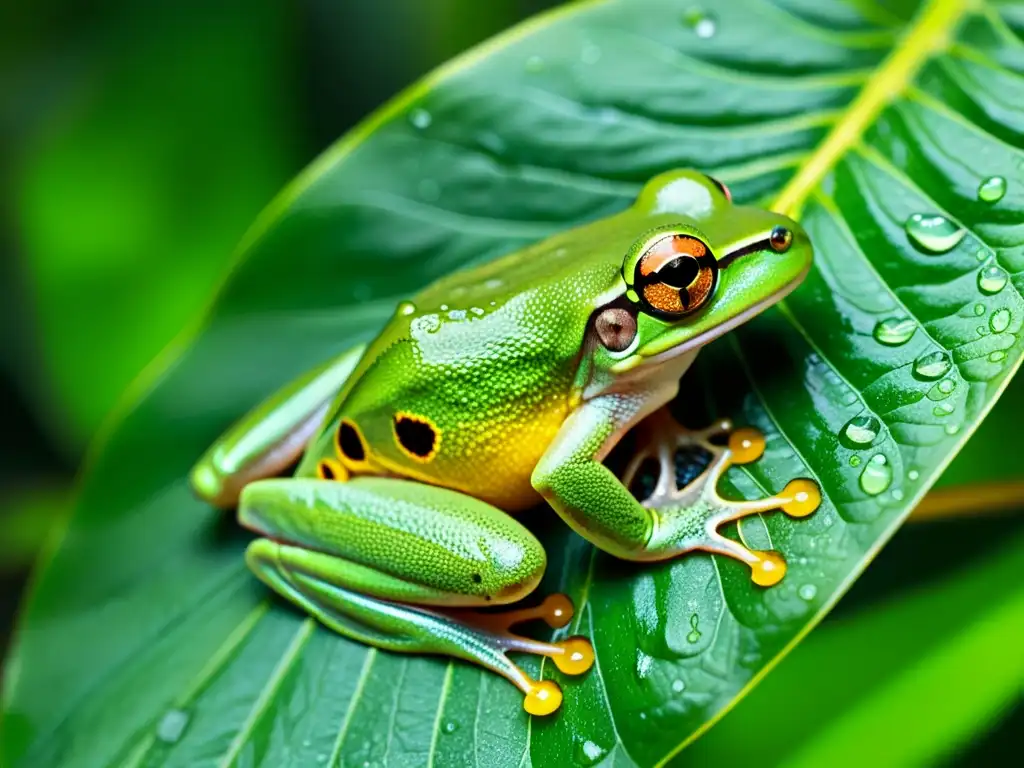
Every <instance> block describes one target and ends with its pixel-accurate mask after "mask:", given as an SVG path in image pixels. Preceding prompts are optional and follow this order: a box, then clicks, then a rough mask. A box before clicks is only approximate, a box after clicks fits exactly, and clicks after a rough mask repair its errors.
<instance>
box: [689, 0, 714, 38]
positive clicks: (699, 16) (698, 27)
mask: <svg viewBox="0 0 1024 768" xmlns="http://www.w3.org/2000/svg"><path fill="white" fill-rule="evenodd" d="M683 23H684V24H685V25H686V26H688V27H689V28H690V29H692V30H693V33H694V34H695V35H697V37H699V38H701V39H704V40H707V39H708V38H710V37H714V36H715V33H716V32H717V31H718V22H717V21H716V19H715V17H714V16H713V15H711V14H710V13H708V12H707V11H705V10H704V9H703V8H696V7H695V8H691V9H690V10H688V11H687V12H686V13H685V14H683Z"/></svg>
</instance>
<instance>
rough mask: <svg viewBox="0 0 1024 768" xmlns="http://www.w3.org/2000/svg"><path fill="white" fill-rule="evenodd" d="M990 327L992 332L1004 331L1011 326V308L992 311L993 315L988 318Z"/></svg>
mask: <svg viewBox="0 0 1024 768" xmlns="http://www.w3.org/2000/svg"><path fill="white" fill-rule="evenodd" d="M988 327H989V328H991V329H992V333H1002V332H1003V331H1005V330H1006V329H1007V328H1009V327H1010V310H1008V309H999V310H996V311H995V312H993V313H992V317H990V318H989V319H988Z"/></svg>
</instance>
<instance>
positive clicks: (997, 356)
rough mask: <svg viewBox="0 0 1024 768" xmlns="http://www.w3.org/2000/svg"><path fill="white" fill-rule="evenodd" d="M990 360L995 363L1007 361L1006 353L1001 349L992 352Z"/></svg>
mask: <svg viewBox="0 0 1024 768" xmlns="http://www.w3.org/2000/svg"><path fill="white" fill-rule="evenodd" d="M988 359H989V360H990V361H991V362H993V363H998V362H1001V361H1003V360H1005V359H1006V352H1004V351H1003V350H1001V349H997V350H996V351H995V352H990V353H989V356H988Z"/></svg>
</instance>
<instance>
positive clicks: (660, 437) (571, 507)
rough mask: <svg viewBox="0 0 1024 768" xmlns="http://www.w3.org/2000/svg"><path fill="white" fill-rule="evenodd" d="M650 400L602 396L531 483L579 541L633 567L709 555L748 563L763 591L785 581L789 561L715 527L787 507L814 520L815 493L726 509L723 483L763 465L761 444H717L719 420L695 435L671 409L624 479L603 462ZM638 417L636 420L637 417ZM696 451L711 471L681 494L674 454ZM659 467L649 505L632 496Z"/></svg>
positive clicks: (795, 489)
mask: <svg viewBox="0 0 1024 768" xmlns="http://www.w3.org/2000/svg"><path fill="white" fill-rule="evenodd" d="M648 402H650V400H649V399H645V398H644V397H643V396H642V395H640V394H635V393H630V394H618V393H613V394H609V395H603V396H600V397H597V398H595V399H593V400H590V401H587V402H586V403H584V404H583V405H581V406H580V407H579V408H578V409H577V410H576V411H575V412H574V413H573V414H572V416H570V418H569V419H568V420H567V422H566V425H565V427H564V428H563V430H562V431H561V432H560V433H559V435H558V437H557V438H556V440H555V442H554V443H553V444H552V446H551V448H550V449H549V451H548V452H547V453H546V454H545V456H544V458H543V459H542V460H541V463H540V464H539V465H538V467H537V469H536V471H535V472H534V484H535V486H536V487H537V489H538V490H539V491H540V492H541V493H542V494H543V495H544V497H545V498H546V499H547V500H548V502H549V503H550V504H551V505H552V506H553V507H554V508H555V509H556V510H557V511H558V513H559V514H560V515H561V516H562V517H563V518H564V519H565V520H566V522H568V523H569V525H570V526H572V527H573V528H574V529H575V530H576V531H577V532H579V533H580V534H581V535H583V536H585V537H586V538H588V539H589V540H590V541H591V542H593V543H594V544H595V545H597V546H598V547H600V548H601V549H604V550H605V551H607V552H609V553H611V554H613V555H615V556H617V557H621V558H624V559H627V560H666V559H669V558H672V557H676V556H678V555H681V554H683V553H686V552H692V551H694V550H698V549H699V550H705V551H709V552H715V553H718V554H723V555H728V556H730V557H734V558H737V559H739V560H742V561H743V562H745V563H747V564H748V565H749V566H750V567H751V569H752V573H753V579H754V581H755V582H756V583H758V584H761V585H764V586H769V585H771V584H775V583H777V582H778V581H779V580H780V579H781V578H782V576H783V575H784V574H785V561H784V560H782V558H781V557H780V556H779V555H778V554H777V553H774V552H756V551H753V550H749V549H747V548H746V547H744V546H742V545H741V544H739V543H738V542H735V541H733V540H731V539H728V538H726V537H725V536H723V535H721V534H720V533H719V532H718V527H719V526H720V525H722V524H723V523H726V522H728V521H730V520H737V519H739V518H741V517H745V516H747V515H751V514H756V513H759V512H766V511H769V510H773V509H780V508H781V509H782V510H783V511H784V512H786V513H787V514H789V515H792V516H794V517H797V516H804V515H808V514H810V513H812V512H813V511H814V510H815V509H816V508H817V506H818V503H819V502H820V498H821V497H820V493H819V491H818V488H817V486H816V485H815V484H814V483H813V482H811V481H809V480H794V481H792V482H791V483H790V484H789V485H787V486H786V488H785V489H784V490H783V492H782V493H781V494H779V495H777V496H772V497H770V498H767V499H761V500H756V501H728V500H726V499H723V498H722V497H721V496H719V495H718V491H717V488H716V486H717V483H718V480H719V479H720V478H721V476H722V474H723V473H724V472H725V470H726V469H728V467H729V466H730V465H731V464H745V463H748V462H751V461H754V460H756V459H757V458H759V457H760V456H761V454H762V453H763V451H764V439H763V437H761V436H760V434H759V433H756V432H754V431H753V430H738V431H736V432H733V433H732V434H731V435H729V439H728V446H727V447H724V448H722V447H719V446H717V445H715V444H714V443H713V442H712V441H711V438H712V437H714V436H715V434H716V433H717V434H722V435H723V436H724V435H726V434H728V433H729V431H730V429H731V426H730V425H729V424H728V423H727V422H720V423H719V424H717V425H715V426H714V427H712V428H710V429H708V430H704V431H702V432H693V433H688V432H686V431H685V430H683V429H682V427H680V426H679V425H678V424H676V423H675V421H674V420H672V418H671V416H669V415H668V413H667V411H665V410H664V409H662V410H660V411H658V412H657V413H656V414H655V415H653V416H651V417H650V418H649V419H648V420H647V421H646V422H644V424H643V427H644V429H643V430H642V431H641V440H643V435H644V433H646V435H647V441H646V444H645V445H644V444H642V446H641V448H640V451H639V453H638V454H637V455H636V456H635V457H634V459H633V461H632V463H631V464H630V466H628V467H627V469H626V472H625V477H624V481H625V482H622V481H620V480H619V478H617V477H616V476H615V475H614V474H613V473H612V471H611V470H610V469H608V468H607V467H605V466H604V465H603V464H601V463H600V462H601V459H602V458H603V457H604V455H605V454H606V453H607V451H608V450H609V449H610V447H611V446H612V445H614V444H615V442H617V441H618V439H619V437H620V436H621V435H622V433H623V432H624V431H625V430H626V429H628V428H629V427H630V426H632V425H633V424H636V423H637V422H639V421H640V420H641V417H642V416H643V415H646V414H645V413H644V407H645V405H646V404H647V403H648ZM638 414H639V417H638ZM688 445H697V446H700V447H701V448H703V449H705V450H707V451H708V452H710V453H711V454H712V456H713V457H714V459H713V461H712V463H711V464H710V465H709V466H708V468H707V469H706V470H705V471H704V472H703V473H702V474H701V475H700V476H699V477H697V478H695V479H694V480H693V481H692V482H691V483H689V484H688V485H687V486H686V487H685V488H683V489H682V490H679V489H677V488H676V486H675V455H676V452H677V451H679V450H680V449H682V448H685V447H687V446H688ZM647 458H654V459H656V460H657V461H658V463H659V464H660V466H661V469H662V471H661V472H660V473H659V479H658V483H657V485H656V487H655V489H654V492H653V494H652V495H651V496H650V497H649V498H648V499H646V500H645V501H644V502H643V503H641V502H640V501H638V500H637V499H636V498H635V497H634V496H633V494H632V493H631V492H630V491H629V490H628V489H627V486H628V485H629V484H630V482H631V481H632V479H633V476H634V475H635V474H636V472H637V470H638V468H639V467H640V466H641V463H642V462H643V461H644V460H645V459H647Z"/></svg>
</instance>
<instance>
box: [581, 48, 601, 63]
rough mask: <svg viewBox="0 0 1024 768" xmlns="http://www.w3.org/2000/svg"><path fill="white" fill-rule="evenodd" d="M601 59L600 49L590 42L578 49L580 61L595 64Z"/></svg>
mask: <svg viewBox="0 0 1024 768" xmlns="http://www.w3.org/2000/svg"><path fill="white" fill-rule="evenodd" d="M600 60H601V49H600V48H598V47H597V46H596V45H593V44H592V43H590V44H587V45H584V46H583V50H582V51H580V61H582V62H583V63H584V64H597V62H599V61H600Z"/></svg>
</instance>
